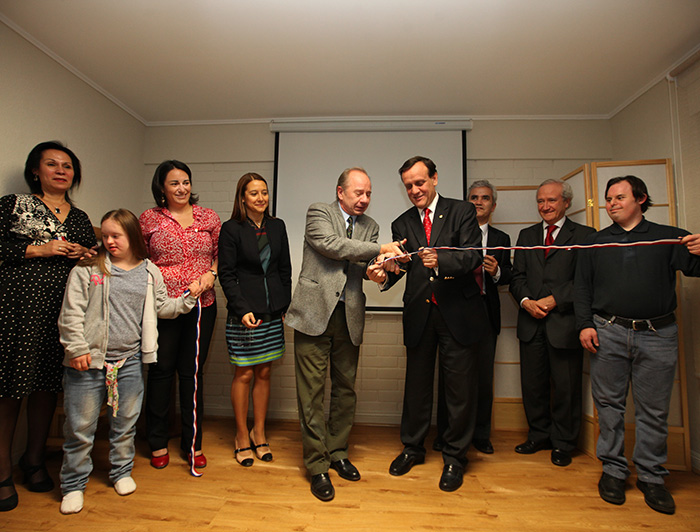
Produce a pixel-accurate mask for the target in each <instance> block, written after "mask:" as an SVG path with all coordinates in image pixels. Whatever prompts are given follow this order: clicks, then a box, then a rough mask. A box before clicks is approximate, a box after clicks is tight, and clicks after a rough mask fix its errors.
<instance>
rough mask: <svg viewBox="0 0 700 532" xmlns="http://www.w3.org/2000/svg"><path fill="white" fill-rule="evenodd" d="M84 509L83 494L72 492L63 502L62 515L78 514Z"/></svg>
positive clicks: (67, 494)
mask: <svg viewBox="0 0 700 532" xmlns="http://www.w3.org/2000/svg"><path fill="white" fill-rule="evenodd" d="M82 509H83V492H82V491H70V492H68V493H66V494H65V495H64V496H63V500H62V501H61V513H62V514H77V513H78V512H79V511H80V510H82Z"/></svg>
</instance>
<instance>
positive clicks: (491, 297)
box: [484, 225, 513, 334]
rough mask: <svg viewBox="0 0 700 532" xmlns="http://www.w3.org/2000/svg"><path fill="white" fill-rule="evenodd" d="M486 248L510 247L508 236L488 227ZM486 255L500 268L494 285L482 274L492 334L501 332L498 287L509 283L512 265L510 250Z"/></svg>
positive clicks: (489, 277)
mask: <svg viewBox="0 0 700 532" xmlns="http://www.w3.org/2000/svg"><path fill="white" fill-rule="evenodd" d="M486 245H487V246H488V247H494V246H503V247H510V236H508V234H507V233H504V232H503V231H501V230H499V229H496V228H495V227H492V226H491V225H489V230H488V237H487V240H486ZM486 254H487V255H492V256H493V257H495V259H496V260H497V261H498V265H499V266H500V267H501V277H500V278H499V279H498V282H497V283H495V282H494V281H493V278H492V277H491V276H490V275H489V274H488V273H486V272H484V289H485V291H486V296H485V298H484V299H485V300H486V310H487V311H488V314H489V321H490V322H491V329H492V330H493V332H494V334H500V332H501V298H500V296H499V293H498V287H499V286H505V285H507V284H509V283H510V280H511V278H512V277H513V265H512V264H511V262H510V250H506V249H496V250H493V251H491V250H489V251H487V252H486Z"/></svg>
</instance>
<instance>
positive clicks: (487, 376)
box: [433, 180, 513, 454]
mask: <svg viewBox="0 0 700 532" xmlns="http://www.w3.org/2000/svg"><path fill="white" fill-rule="evenodd" d="M467 196H468V199H469V202H470V203H472V204H473V205H474V207H475V208H476V219H477V222H478V223H479V229H480V230H481V235H482V236H481V244H482V247H510V237H509V236H508V234H506V233H504V232H503V231H500V230H498V229H496V228H495V227H492V226H491V225H489V222H490V221H491V215H492V214H493V211H494V210H495V209H496V199H497V198H498V193H497V192H496V188H495V187H494V186H493V185H492V184H491V183H489V182H488V181H486V180H481V181H475V182H474V183H472V184H471V186H470V187H469V193H468V195H467ZM483 255H484V261H483V264H480V265H479V266H477V268H476V269H475V270H474V278H475V279H476V282H477V284H478V285H479V289H480V290H481V297H482V298H483V300H484V302H485V303H486V310H487V312H488V316H489V324H490V325H491V327H490V329H489V331H488V333H485V334H484V338H483V340H482V341H481V342H479V346H478V348H479V362H478V390H479V391H478V398H477V406H476V427H475V428H474V438H473V439H472V446H473V447H474V448H475V449H476V450H477V451H480V452H482V453H485V454H493V444H492V443H491V413H492V411H493V363H494V359H495V357H496V341H497V340H498V335H499V333H500V332H501V299H500V296H499V293H498V287H499V286H505V285H507V284H508V283H510V279H511V277H512V275H513V266H512V264H511V262H510V250H508V249H494V250H488V251H486V250H484V251H483ZM446 424H447V419H446V413H445V397H444V391H443V383H442V375H440V382H439V385H438V412H437V428H438V436H437V438H436V439H435V442H434V443H433V449H435V450H436V451H442V447H443V445H444V442H443V439H442V433H443V432H444V431H445V426H446Z"/></svg>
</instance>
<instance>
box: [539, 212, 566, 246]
mask: <svg viewBox="0 0 700 532" xmlns="http://www.w3.org/2000/svg"><path fill="white" fill-rule="evenodd" d="M565 221H566V216H562V217H561V219H560V220H559V221H558V222H554V225H556V226H557V228H556V229H555V230H554V231H552V240H556V239H557V236H559V230H560V229H561V228H562V227H563V226H564V222H565ZM550 225H552V224H548V223H547V222H545V221H544V220H542V242H544V241H545V239H546V238H547V228H548V227H549V226H550Z"/></svg>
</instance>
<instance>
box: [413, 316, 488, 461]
mask: <svg viewBox="0 0 700 532" xmlns="http://www.w3.org/2000/svg"><path fill="white" fill-rule="evenodd" d="M436 355H438V367H439V371H440V372H441V373H442V376H443V382H444V394H445V413H446V419H447V424H446V427H445V430H444V432H443V439H444V441H445V445H444V447H443V451H442V456H443V461H444V463H445V464H446V465H449V464H457V465H462V466H464V465H465V464H466V463H467V450H468V449H469V445H470V444H471V441H472V436H473V434H474V425H475V418H476V382H477V366H476V363H477V351H476V344H471V345H468V346H467V345H462V344H460V343H459V342H458V341H457V340H455V339H454V337H453V336H452V334H451V333H450V331H449V329H448V327H447V324H446V323H445V320H444V319H443V318H442V315H441V314H440V311H439V309H438V308H437V307H436V306H435V305H431V311H430V316H429V318H428V322H427V324H426V326H425V330H424V331H423V335H422V338H421V341H420V343H419V344H418V345H417V346H415V347H407V348H406V381H405V386H404V398H403V413H402V415H401V442H402V443H403V444H404V452H406V453H408V454H411V455H418V456H423V455H425V446H424V441H425V437H426V436H427V434H428V430H429V429H430V421H431V417H432V408H433V381H434V375H435V356H436Z"/></svg>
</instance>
